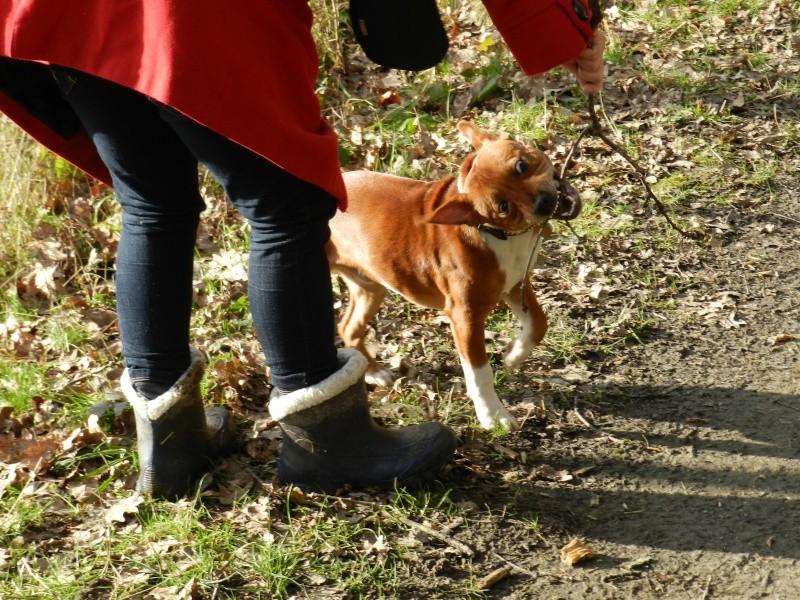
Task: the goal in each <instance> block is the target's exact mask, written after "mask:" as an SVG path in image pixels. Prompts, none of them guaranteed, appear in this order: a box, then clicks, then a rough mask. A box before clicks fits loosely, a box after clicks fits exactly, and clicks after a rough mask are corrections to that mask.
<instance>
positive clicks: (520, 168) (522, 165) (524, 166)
mask: <svg viewBox="0 0 800 600" xmlns="http://www.w3.org/2000/svg"><path fill="white" fill-rule="evenodd" d="M514 170H515V171H516V172H517V174H518V175H522V174H523V173H524V172H525V171H527V170H528V163H526V162H525V161H524V160H518V161H517V162H515V163H514Z"/></svg>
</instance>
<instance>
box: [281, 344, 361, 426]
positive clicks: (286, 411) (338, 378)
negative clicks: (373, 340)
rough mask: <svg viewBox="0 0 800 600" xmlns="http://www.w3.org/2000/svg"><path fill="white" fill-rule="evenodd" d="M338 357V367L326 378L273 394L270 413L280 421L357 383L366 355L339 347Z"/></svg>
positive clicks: (318, 403) (317, 404)
mask: <svg viewBox="0 0 800 600" xmlns="http://www.w3.org/2000/svg"><path fill="white" fill-rule="evenodd" d="M338 357H339V364H341V365H342V366H341V368H340V369H339V370H338V371H336V372H335V373H333V374H332V375H330V376H329V377H327V378H326V379H323V380H322V381H320V382H319V383H317V384H315V385H312V386H309V387H306V388H302V389H299V390H296V391H294V392H291V393H289V394H286V395H284V396H275V397H274V398H272V400H270V403H269V414H270V416H271V417H272V418H273V419H275V420H276V421H280V420H282V419H284V418H285V417H287V416H289V415H291V414H294V413H296V412H300V411H302V410H306V409H308V408H313V407H314V406H319V405H320V404H323V403H324V402H326V401H328V400H330V399H331V398H335V397H336V396H338V395H339V394H341V393H342V392H344V391H345V390H346V389H347V388H349V387H351V386H353V385H354V384H355V383H357V382H358V381H359V380H360V379H361V377H363V375H364V371H366V369H367V359H366V357H365V356H364V355H363V354H361V352H359V351H358V350H354V349H353V348H340V349H339V351H338Z"/></svg>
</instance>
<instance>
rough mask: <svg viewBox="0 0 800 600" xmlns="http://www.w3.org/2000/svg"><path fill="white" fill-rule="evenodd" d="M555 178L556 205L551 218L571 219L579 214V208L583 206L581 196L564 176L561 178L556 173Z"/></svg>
mask: <svg viewBox="0 0 800 600" xmlns="http://www.w3.org/2000/svg"><path fill="white" fill-rule="evenodd" d="M555 178H556V181H557V182H558V206H556V208H555V212H553V213H552V217H551V218H553V219H558V220H559V221H571V220H572V219H574V218H575V217H577V216H578V215H579V214H581V208H583V204H582V202H581V197H580V195H579V194H578V190H576V189H575V188H574V187H572V185H570V183H569V181H567V178H566V177H563V178H562V177H559V176H558V175H556V177H555Z"/></svg>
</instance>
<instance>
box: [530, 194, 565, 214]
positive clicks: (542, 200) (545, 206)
mask: <svg viewBox="0 0 800 600" xmlns="http://www.w3.org/2000/svg"><path fill="white" fill-rule="evenodd" d="M558 204H559V201H558V197H556V195H555V194H548V193H546V192H539V193H538V194H537V195H536V200H534V201H533V214H535V215H536V216H537V217H550V216H551V215H553V213H554V212H555V211H556V209H557V208H558Z"/></svg>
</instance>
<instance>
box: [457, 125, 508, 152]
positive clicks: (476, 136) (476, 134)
mask: <svg viewBox="0 0 800 600" xmlns="http://www.w3.org/2000/svg"><path fill="white" fill-rule="evenodd" d="M456 127H457V128H458V130H459V131H460V132H461V135H463V136H464V137H465V138H467V141H468V142H469V143H470V144H472V147H473V148H475V150H479V149H480V147H481V146H483V143H484V142H487V141H493V140H499V139H507V138H508V135H505V134H503V135H497V134H496V133H490V132H488V131H486V130H485V129H481V128H480V127H478V126H476V125H475V124H474V123H473V122H472V121H466V120H464V119H461V120H460V121H459V122H458V123H456Z"/></svg>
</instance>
